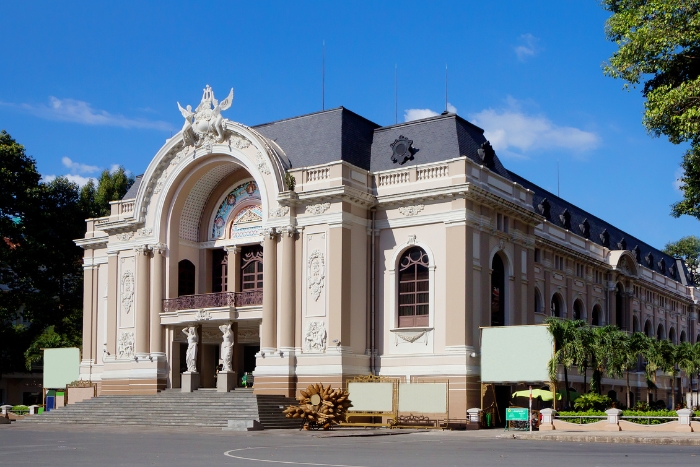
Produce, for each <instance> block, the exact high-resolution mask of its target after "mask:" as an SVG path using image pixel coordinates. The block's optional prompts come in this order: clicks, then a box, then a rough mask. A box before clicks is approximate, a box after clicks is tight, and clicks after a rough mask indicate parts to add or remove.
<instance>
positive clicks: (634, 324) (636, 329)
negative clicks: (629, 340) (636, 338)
mask: <svg viewBox="0 0 700 467" xmlns="http://www.w3.org/2000/svg"><path fill="white" fill-rule="evenodd" d="M632 332H639V318H637V317H636V316H634V317H633V318H632Z"/></svg>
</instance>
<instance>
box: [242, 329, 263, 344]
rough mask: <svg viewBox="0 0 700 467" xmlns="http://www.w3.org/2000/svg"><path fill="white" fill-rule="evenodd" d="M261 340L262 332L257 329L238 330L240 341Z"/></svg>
mask: <svg viewBox="0 0 700 467" xmlns="http://www.w3.org/2000/svg"><path fill="white" fill-rule="evenodd" d="M259 340H260V332H259V331H258V330H257V329H239V330H238V341H239V342H244V341H246V342H247V341H251V342H256V341H259Z"/></svg>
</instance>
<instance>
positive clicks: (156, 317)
mask: <svg viewBox="0 0 700 467" xmlns="http://www.w3.org/2000/svg"><path fill="white" fill-rule="evenodd" d="M152 264H153V268H152V272H153V280H152V281H151V346H150V349H151V353H154V352H163V337H162V336H163V328H162V327H161V325H160V313H161V312H162V311H163V294H164V290H165V245H164V244H162V243H157V244H156V245H153V261H152Z"/></svg>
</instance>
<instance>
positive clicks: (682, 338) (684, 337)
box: [680, 331, 688, 342]
mask: <svg viewBox="0 0 700 467" xmlns="http://www.w3.org/2000/svg"><path fill="white" fill-rule="evenodd" d="M686 340H688V338H687V337H686V336H685V331H681V337H680V341H681V342H685V341H686Z"/></svg>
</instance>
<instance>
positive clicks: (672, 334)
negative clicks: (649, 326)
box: [668, 328, 676, 344]
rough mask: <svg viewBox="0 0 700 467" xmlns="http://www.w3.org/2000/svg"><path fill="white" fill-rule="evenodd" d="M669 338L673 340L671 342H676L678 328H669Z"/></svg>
mask: <svg viewBox="0 0 700 467" xmlns="http://www.w3.org/2000/svg"><path fill="white" fill-rule="evenodd" d="M668 340H670V341H671V344H675V343H676V330H675V329H674V328H670V329H669V330H668Z"/></svg>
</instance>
